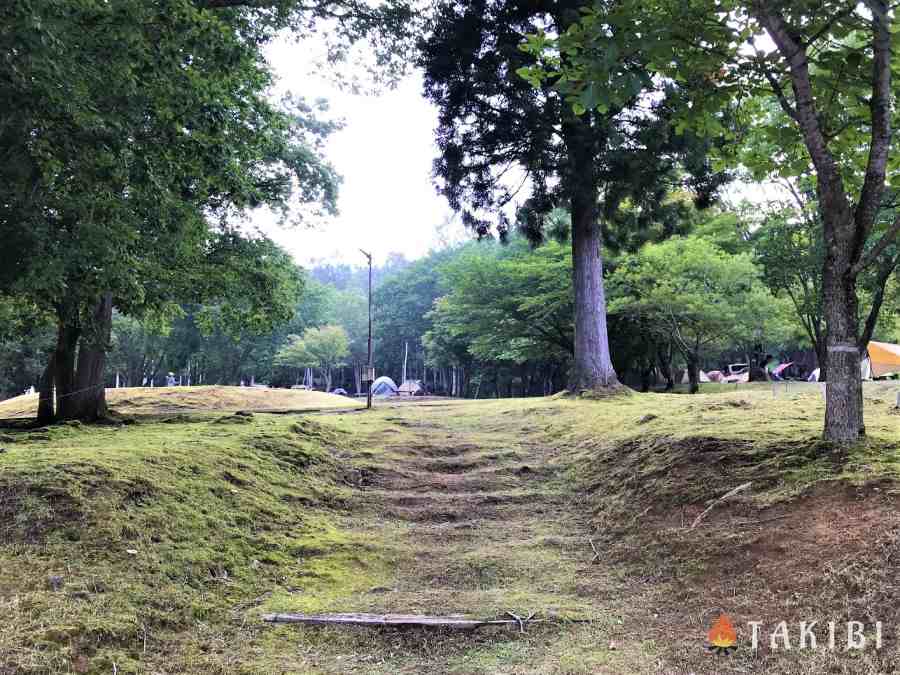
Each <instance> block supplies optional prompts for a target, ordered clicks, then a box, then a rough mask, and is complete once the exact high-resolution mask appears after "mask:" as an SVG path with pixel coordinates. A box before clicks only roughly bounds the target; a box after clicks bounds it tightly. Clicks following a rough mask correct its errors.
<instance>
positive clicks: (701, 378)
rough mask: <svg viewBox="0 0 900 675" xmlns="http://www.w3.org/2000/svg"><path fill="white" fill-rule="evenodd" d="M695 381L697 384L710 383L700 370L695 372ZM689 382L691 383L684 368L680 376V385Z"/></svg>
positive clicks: (707, 376)
mask: <svg viewBox="0 0 900 675" xmlns="http://www.w3.org/2000/svg"><path fill="white" fill-rule="evenodd" d="M697 381H698V382H709V381H710V379H709V375H707V374H706V373H705V372H703V371H702V370H698V371H697ZM690 382H691V377H690V374H689V373H688V371H687V368H685V370H684V375H682V376H681V384H690Z"/></svg>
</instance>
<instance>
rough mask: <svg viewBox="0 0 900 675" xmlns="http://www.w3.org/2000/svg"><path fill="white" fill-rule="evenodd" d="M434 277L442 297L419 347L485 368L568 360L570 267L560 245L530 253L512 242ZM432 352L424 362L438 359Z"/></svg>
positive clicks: (464, 256) (480, 251) (469, 252)
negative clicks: (462, 355)
mask: <svg viewBox="0 0 900 675" xmlns="http://www.w3.org/2000/svg"><path fill="white" fill-rule="evenodd" d="M440 273H441V280H442V286H443V287H444V288H445V289H447V292H446V294H445V295H444V296H443V297H442V298H441V299H440V300H439V301H438V302H437V304H436V306H435V309H434V311H433V313H432V315H431V319H432V321H433V322H434V328H433V329H431V330H430V331H429V332H428V333H426V336H425V340H426V345H429V346H430V347H440V346H443V347H444V349H445V350H446V349H447V348H448V347H449V346H450V345H453V344H456V345H459V346H464V349H465V351H466V352H467V353H468V354H469V355H470V356H471V357H474V358H475V359H476V360H478V361H481V362H486V363H489V362H506V363H509V364H522V363H525V362H529V361H530V362H539V361H554V360H556V361H565V360H566V359H568V358H569V357H570V356H571V354H572V315H573V301H572V284H571V276H572V262H571V254H570V253H569V249H568V246H566V245H565V244H560V243H557V242H554V241H550V242H547V243H546V244H544V245H543V246H540V247H538V248H537V249H534V250H531V249H529V247H528V246H527V244H526V243H525V242H524V241H522V240H521V239H519V240H516V241H515V242H514V243H513V244H511V245H510V246H509V247H502V246H499V245H497V244H494V245H488V244H483V245H480V246H475V247H470V248H467V249H466V250H465V251H463V252H462V253H461V254H460V255H458V256H457V257H455V258H454V259H452V260H451V261H449V262H447V263H446V264H445V265H443V266H442V267H441V270H440ZM429 351H431V350H429ZM436 351H437V353H435V354H433V356H432V358H435V357H438V356H439V355H440V354H441V350H440V349H437V350H436ZM450 351H451V352H452V351H454V350H453V349H450ZM456 351H458V348H457V350H456Z"/></svg>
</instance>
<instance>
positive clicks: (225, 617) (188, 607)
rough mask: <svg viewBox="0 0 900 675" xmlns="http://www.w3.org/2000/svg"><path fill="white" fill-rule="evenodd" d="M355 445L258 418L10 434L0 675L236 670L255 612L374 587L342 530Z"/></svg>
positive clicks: (2, 518)
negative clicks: (344, 467)
mask: <svg viewBox="0 0 900 675" xmlns="http://www.w3.org/2000/svg"><path fill="white" fill-rule="evenodd" d="M235 420H237V422H236V421H235ZM347 443H348V435H347V434H346V433H345V432H339V431H334V430H332V429H329V428H326V427H323V426H322V425H320V424H318V423H316V422H313V421H310V420H303V421H300V422H298V421H296V418H288V417H286V416H272V415H256V416H253V415H249V414H242V415H236V416H231V415H226V416H222V417H219V418H215V419H211V420H204V421H199V422H185V421H184V420H178V421H176V422H174V423H166V422H157V423H148V424H137V425H130V426H127V427H100V428H89V427H81V426H78V425H61V426H58V427H53V428H51V429H50V430H49V431H38V432H14V433H10V434H7V435H4V436H3V437H2V439H0V446H2V447H3V448H4V451H3V452H2V453H0V569H2V571H3V572H2V574H0V616H2V617H3V621H2V624H3V629H2V630H0V673H6V672H9V673H13V672H15V673H47V672H73V671H74V672H91V673H94V672H97V673H101V672H102V673H110V672H113V671H114V667H113V666H114V664H115V669H116V670H117V671H118V672H120V673H127V672H159V673H170V672H191V673H201V672H202V673H214V672H222V673H233V672H237V669H236V667H235V666H234V665H233V663H232V661H233V660H234V659H235V653H234V651H235V650H241V649H251V648H252V647H251V646H250V644H249V643H250V642H252V636H250V635H249V634H248V631H247V630H246V629H245V628H244V627H243V624H244V622H245V621H247V618H246V617H247V615H248V613H250V614H253V613H254V611H256V610H255V608H258V611H259V612H261V611H263V609H264V608H265V606H266V605H267V603H269V602H273V603H276V604H277V603H278V602H281V601H282V600H281V599H280V596H285V597H289V596H291V595H292V594H297V595H301V594H305V593H311V594H313V595H314V596H317V595H320V594H327V593H328V592H329V589H332V588H336V587H340V588H342V589H343V588H349V587H353V586H354V585H355V584H358V583H363V584H365V583H374V582H370V579H369V578H370V577H371V576H372V575H373V574H376V573H377V569H376V568H377V565H378V563H377V560H376V558H377V557H376V556H374V555H367V556H366V557H367V562H365V563H364V562H363V561H362V560H361V559H360V556H361V555H365V551H366V548H367V544H366V542H361V541H358V540H355V539H353V538H352V537H349V536H348V535H346V534H344V533H342V531H341V530H340V529H338V527H336V519H335V516H334V507H336V506H339V505H340V504H341V503H342V502H343V500H344V499H345V496H346V489H345V488H343V487H341V485H342V483H341V482H340V480H339V478H340V476H341V473H340V471H339V470H338V467H337V466H336V464H335V462H334V460H333V459H332V455H333V452H334V451H335V450H336V449H340V448H341V447H342V446H343V445H345V444H347ZM373 561H375V562H373ZM251 632H252V631H251Z"/></svg>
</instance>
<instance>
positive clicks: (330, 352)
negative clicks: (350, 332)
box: [275, 326, 350, 391]
mask: <svg viewBox="0 0 900 675" xmlns="http://www.w3.org/2000/svg"><path fill="white" fill-rule="evenodd" d="M349 353H350V338H349V337H348V336H347V331H345V330H344V329H343V328H342V327H341V326H322V327H321V328H310V329H309V330H307V331H306V332H305V333H303V336H302V337H300V336H297V335H290V336H288V341H287V343H286V344H285V345H284V346H283V347H282V348H281V349H280V350H279V351H278V354H277V355H276V357H275V361H276V363H277V364H278V365H280V366H285V367H288V368H307V367H313V366H314V367H316V368H320V369H321V370H322V375H323V377H324V378H325V391H331V375H332V370H333V369H334V368H336V367H337V366H340V365H343V360H344V359H345V358H346V357H347V356H348V355H349Z"/></svg>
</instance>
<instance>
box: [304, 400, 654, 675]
mask: <svg viewBox="0 0 900 675" xmlns="http://www.w3.org/2000/svg"><path fill="white" fill-rule="evenodd" d="M489 405H490V404H487V405H486V406H485V409H484V412H485V414H484V415H483V416H481V417H480V419H478V420H477V421H473V420H472V417H471V415H470V414H465V412H463V410H462V409H461V408H457V407H456V406H454V405H452V404H450V405H447V404H442V405H421V406H411V405H401V406H396V407H393V408H390V409H387V410H382V411H380V412H379V413H376V414H375V415H371V416H370V415H366V416H362V415H357V416H352V418H351V419H352V425H353V428H354V429H356V430H357V431H358V432H360V430H361V447H360V449H357V450H356V451H353V453H352V455H353V457H352V461H353V462H354V464H355V467H356V470H355V472H354V473H353V474H352V478H351V480H352V482H354V483H355V484H356V485H357V487H358V489H357V490H356V491H354V497H353V498H352V504H351V509H350V513H351V515H350V516H349V518H348V520H347V521H346V522H345V523H344V527H346V528H347V529H348V530H349V531H351V532H354V533H355V534H356V536H358V538H359V539H360V540H365V541H380V542H381V546H382V547H383V548H384V550H387V551H389V554H388V555H387V560H386V562H387V563H388V569H389V570H390V572H389V574H388V576H387V577H386V578H385V579H384V581H383V583H379V585H377V586H373V587H372V588H370V589H369V590H367V591H366V592H363V593H359V594H355V595H352V596H346V597H341V598H335V599H332V600H330V601H329V603H328V605H326V606H323V607H322V609H323V610H328V611H355V612H361V611H363V612H378V613H382V612H384V613H427V614H442V615H445V614H466V615H470V616H475V617H490V618H494V617H501V616H503V615H504V614H505V613H506V612H508V611H509V612H513V613H515V614H517V615H520V616H528V615H529V614H531V613H533V612H534V613H536V615H537V616H540V617H542V618H551V619H554V618H558V619H559V623H557V624H549V625H542V626H537V625H535V626H532V627H530V628H529V630H528V632H527V633H526V634H525V635H520V634H518V633H517V632H516V631H515V630H511V629H507V628H499V629H481V630H479V631H477V632H475V633H470V632H465V633H463V632H453V631H438V632H434V631H400V632H398V631H373V630H371V629H358V630H356V629H349V630H348V629H324V630H323V629H302V628H301V629H300V630H301V631H302V632H303V633H305V634H306V639H312V638H313V636H312V633H313V632H315V633H316V634H317V636H318V638H319V640H321V642H320V646H321V648H322V649H323V651H321V652H319V654H320V658H319V659H318V661H317V662H316V668H317V669H318V672H369V673H382V672H384V673H389V672H390V673H398V672H402V673H420V672H426V670H427V672H430V673H526V672H528V673H602V672H609V673H620V672H626V671H627V670H628V667H624V666H620V665H617V664H620V663H621V661H622V660H623V659H625V658H627V659H628V660H629V661H630V662H631V663H632V664H633V663H634V662H635V659H641V658H643V657H642V654H643V652H644V650H643V646H642V645H641V644H640V643H637V644H635V645H634V648H635V649H636V652H632V653H627V654H626V653H625V652H622V651H620V650H619V648H618V647H617V645H616V644H615V642H616V640H615V637H614V636H615V633H616V630H617V625H618V622H617V620H616V617H615V616H612V615H611V614H610V613H609V612H608V611H605V610H604V609H603V607H601V606H600V603H598V600H600V601H602V604H604V605H605V604H608V598H604V597H603V595H604V593H603V590H602V589H603V588H605V585H606V583H607V582H608V580H607V579H606V578H605V576H604V573H603V571H602V570H601V569H600V568H599V567H598V566H596V565H591V564H590V563H591V558H592V556H593V553H592V551H591V549H590V546H589V544H588V541H587V539H588V531H587V529H586V527H587V523H586V521H579V520H578V514H579V513H580V512H582V511H583V510H580V509H578V508H577V506H576V505H575V504H573V503H572V500H573V498H574V497H573V494H572V493H571V491H570V490H569V488H568V486H567V481H566V477H565V475H564V472H563V470H562V468H561V467H560V466H557V465H556V463H555V459H556V458H555V457H554V451H553V449H552V446H548V445H547V444H545V443H540V442H536V441H535V440H534V438H533V436H532V437H530V438H529V436H528V434H526V433H525V430H524V429H523V428H522V423H521V422H522V420H521V419H518V418H517V419H510V418H508V417H505V416H504V415H503V411H502V410H501V409H500V408H498V409H497V410H496V411H493V413H494V414H492V409H491V408H490V407H489ZM348 459H351V458H350V457H348ZM566 617H571V618H576V617H577V618H580V619H586V618H587V619H592V620H593V621H594V622H593V623H591V624H589V625H584V624H572V623H566V622H565V618H566ZM611 643H612V644H611ZM610 647H612V648H610Z"/></svg>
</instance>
